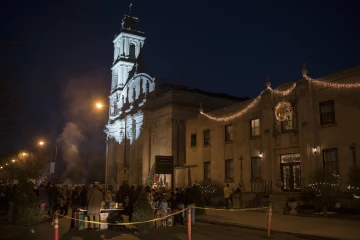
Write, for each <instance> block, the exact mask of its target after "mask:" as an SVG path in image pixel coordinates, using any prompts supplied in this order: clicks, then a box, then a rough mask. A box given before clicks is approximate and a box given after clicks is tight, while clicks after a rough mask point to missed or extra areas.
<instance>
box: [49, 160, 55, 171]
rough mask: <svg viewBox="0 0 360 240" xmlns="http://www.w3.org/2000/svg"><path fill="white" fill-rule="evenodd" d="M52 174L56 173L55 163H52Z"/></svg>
mask: <svg viewBox="0 0 360 240" xmlns="http://www.w3.org/2000/svg"><path fill="white" fill-rule="evenodd" d="M50 173H55V163H54V162H51V163H50Z"/></svg>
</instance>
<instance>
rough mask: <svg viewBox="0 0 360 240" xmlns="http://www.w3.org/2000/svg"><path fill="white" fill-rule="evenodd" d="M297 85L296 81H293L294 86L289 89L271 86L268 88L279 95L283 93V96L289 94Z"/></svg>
mask: <svg viewBox="0 0 360 240" xmlns="http://www.w3.org/2000/svg"><path fill="white" fill-rule="evenodd" d="M295 87H296V83H293V84H292V86H291V87H290V88H289V89H287V90H277V89H272V88H271V87H268V89H270V90H271V91H272V92H273V93H275V94H277V95H281V96H283V97H285V96H287V95H289V94H290V93H291V92H292V91H293V90H294V89H295Z"/></svg>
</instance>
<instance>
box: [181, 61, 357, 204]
mask: <svg viewBox="0 0 360 240" xmlns="http://www.w3.org/2000/svg"><path fill="white" fill-rule="evenodd" d="M302 72H303V74H304V78H302V79H300V80H299V81H297V82H288V83H284V84H282V85H281V86H279V87H277V88H276V89H271V83H270V81H269V79H268V81H267V82H266V85H267V88H266V89H265V90H264V91H263V92H262V93H261V94H260V95H259V97H258V98H254V99H249V100H246V101H242V102H240V103H237V104H234V105H232V106H228V107H225V108H219V109H216V110H213V111H210V110H208V109H206V108H205V107H204V108H203V114H199V115H198V116H197V117H195V118H194V119H191V120H188V121H187V122H186V164H187V165H189V166H192V167H191V168H189V171H188V173H187V174H190V176H187V177H186V179H191V181H192V182H195V181H196V182H201V181H203V180H204V179H211V180H212V181H215V182H218V183H223V184H225V183H230V187H231V188H234V189H236V188H237V187H238V185H239V184H240V186H241V189H242V191H243V192H249V193H259V192H262V193H264V192H268V193H269V192H271V193H272V194H271V195H270V198H273V200H272V201H273V202H274V201H275V202H276V201H278V202H281V201H283V200H284V199H283V196H287V195H289V194H290V193H295V194H296V192H300V191H302V190H304V188H305V187H306V186H308V184H309V177H310V174H312V173H313V172H314V170H315V169H325V170H327V171H328V172H330V173H333V174H337V175H340V178H341V179H343V180H346V177H347V174H348V171H349V169H350V167H352V166H354V165H356V164H358V165H359V164H360V159H359V154H360V151H359V150H360V134H359V133H360V124H359V123H360V88H359V87H360V66H359V67H355V68H352V69H348V70H345V71H342V72H338V73H335V74H332V75H329V76H325V77H321V78H319V79H316V80H315V79H310V78H309V77H307V75H306V74H307V70H306V68H305V66H304V69H303V71H302ZM187 184H189V183H187ZM190 184H191V183H190ZM344 185H345V184H344ZM342 187H343V188H344V189H345V186H342ZM250 195H251V194H250ZM252 197H254V195H252ZM250 198H251V197H250ZM282 206H283V205H282Z"/></svg>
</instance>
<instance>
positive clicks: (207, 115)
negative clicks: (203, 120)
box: [200, 96, 260, 122]
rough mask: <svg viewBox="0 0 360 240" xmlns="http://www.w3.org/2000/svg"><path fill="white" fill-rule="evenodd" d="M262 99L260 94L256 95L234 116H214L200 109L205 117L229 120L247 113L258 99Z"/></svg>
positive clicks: (221, 120)
mask: <svg viewBox="0 0 360 240" xmlns="http://www.w3.org/2000/svg"><path fill="white" fill-rule="evenodd" d="M259 100H260V96H258V97H256V98H255V99H254V100H253V101H252V102H251V103H250V104H249V105H247V106H246V107H245V108H244V109H242V110H241V111H239V112H237V113H235V114H234V115H232V116H228V117H214V116H211V115H209V114H207V113H204V112H203V111H202V110H201V111H200V114H202V115H204V116H205V117H207V118H209V119H211V120H215V121H219V122H227V121H230V120H233V119H234V118H238V117H240V116H241V115H243V114H245V113H246V112H247V111H248V110H249V109H250V108H252V107H253V106H254V105H255V104H256V103H257V102H258V101H259Z"/></svg>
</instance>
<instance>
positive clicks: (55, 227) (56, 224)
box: [54, 212, 59, 240]
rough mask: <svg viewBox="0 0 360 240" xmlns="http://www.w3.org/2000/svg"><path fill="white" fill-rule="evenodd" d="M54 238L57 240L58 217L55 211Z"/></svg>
mask: <svg viewBox="0 0 360 240" xmlns="http://www.w3.org/2000/svg"><path fill="white" fill-rule="evenodd" d="M54 240H59V219H58V215H57V213H56V212H55V214H54Z"/></svg>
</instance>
